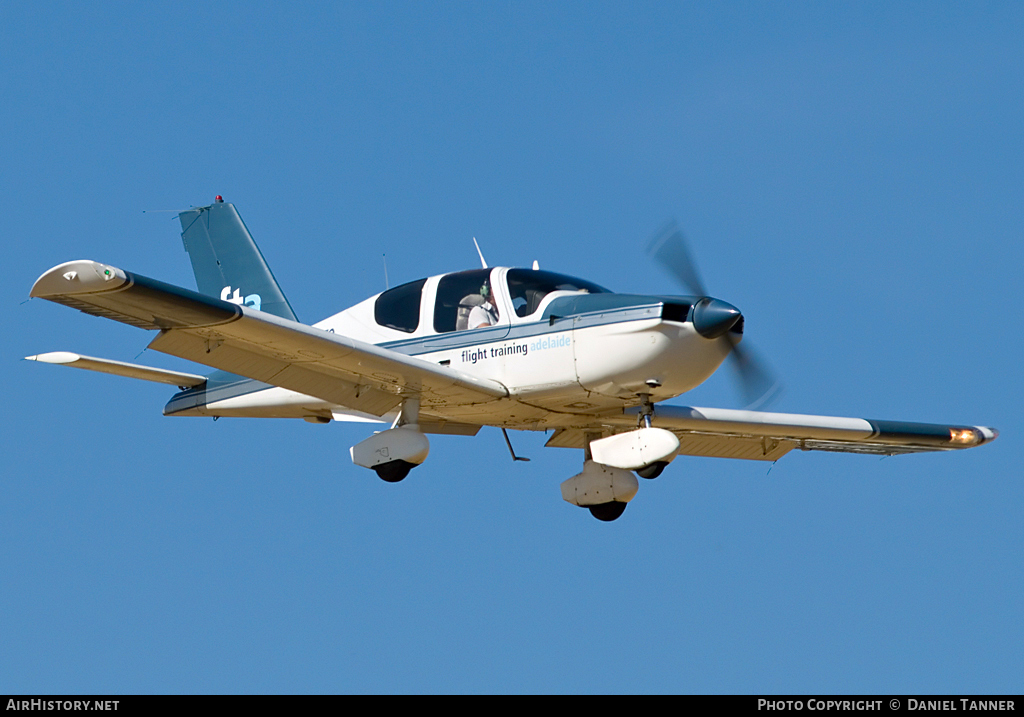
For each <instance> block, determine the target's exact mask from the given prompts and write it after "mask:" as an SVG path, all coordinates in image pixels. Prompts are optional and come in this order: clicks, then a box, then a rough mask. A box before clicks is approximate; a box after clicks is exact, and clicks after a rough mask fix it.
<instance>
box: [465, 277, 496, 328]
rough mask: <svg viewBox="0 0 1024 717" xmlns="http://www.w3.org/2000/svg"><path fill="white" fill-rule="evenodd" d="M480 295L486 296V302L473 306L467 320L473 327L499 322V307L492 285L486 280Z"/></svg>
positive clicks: (492, 324)
mask: <svg viewBox="0 0 1024 717" xmlns="http://www.w3.org/2000/svg"><path fill="white" fill-rule="evenodd" d="M480 296H482V297H484V303H482V304H480V305H479V306H474V307H473V309H472V310H471V311H470V312H469V321H468V322H466V323H467V325H468V326H469V328H471V329H483V328H486V327H488V326H494V325H495V324H496V323H498V307H497V306H495V305H494V295H493V294H492V293H491V285H490V284H489V283H488V282H486V281H485V282H484V285H483V286H481V287H480Z"/></svg>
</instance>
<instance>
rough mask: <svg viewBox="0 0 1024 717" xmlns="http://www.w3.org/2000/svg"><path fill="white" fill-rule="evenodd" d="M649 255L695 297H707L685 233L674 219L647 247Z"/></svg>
mask: <svg viewBox="0 0 1024 717" xmlns="http://www.w3.org/2000/svg"><path fill="white" fill-rule="evenodd" d="M647 253H648V255H650V256H651V257H652V258H653V259H655V260H657V261H658V263H660V264H661V265H662V266H663V267H665V269H666V270H667V271H668V272H669V273H670V274H672V276H674V277H675V278H676V279H678V280H679V281H680V282H681V283H682V285H683V286H684V287H686V289H687V290H688V291H689V292H690V293H691V294H693V295H694V296H707V295H708V292H707V290H706V289H705V288H704V282H703V281H701V278H700V272H699V271H698V270H697V262H695V261H694V260H693V254H692V253H691V252H690V250H689V249H688V248H687V246H686V239H685V238H684V237H683V231H682V230H681V229H680V228H679V225H678V224H677V223H676V221H675V220H674V219H673V220H672V221H671V222H669V223H668V224H666V225H665V227H664V228H663V229H662V230H661V231H660V232H658V233H657V234H656V235H655V237H654V239H652V240H651V243H650V244H649V245H648V246H647Z"/></svg>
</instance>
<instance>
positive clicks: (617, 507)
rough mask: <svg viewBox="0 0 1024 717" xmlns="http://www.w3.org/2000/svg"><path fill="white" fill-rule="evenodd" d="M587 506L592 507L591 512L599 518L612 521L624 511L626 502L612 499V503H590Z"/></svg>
mask: <svg viewBox="0 0 1024 717" xmlns="http://www.w3.org/2000/svg"><path fill="white" fill-rule="evenodd" d="M587 508H589V509H590V514H591V515H592V516H594V517H595V518H597V519H598V520H602V521H604V522H605V523H610V522H611V521H613V520H615V519H616V518H618V517H619V516H620V515H622V511H624V510H625V509H626V504H625V503H619V502H618V501H612V502H611V503H601V504H600V505H588V506H587Z"/></svg>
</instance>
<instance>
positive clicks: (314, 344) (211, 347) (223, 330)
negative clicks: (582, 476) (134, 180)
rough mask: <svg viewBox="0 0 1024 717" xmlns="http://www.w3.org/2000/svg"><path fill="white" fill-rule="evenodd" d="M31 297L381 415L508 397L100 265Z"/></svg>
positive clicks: (45, 285)
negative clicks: (410, 400) (415, 402)
mask: <svg viewBox="0 0 1024 717" xmlns="http://www.w3.org/2000/svg"><path fill="white" fill-rule="evenodd" d="M30 296H32V297H39V298H43V299H46V300H48V301H53V302H56V303H58V304H64V305H65V306H70V307H72V308H75V309H78V310H80V311H83V312H85V313H87V314H92V315H94V316H103V317H106V318H108V319H114V320H115V321H120V322H122V323H126V324H129V325H131V326H136V327H138V328H143V329H150V330H156V331H159V332H160V333H159V334H158V335H157V337H156V338H155V339H153V341H152V342H151V343H150V344H149V347H150V348H152V349H154V350H156V351H160V352H163V353H166V354H170V355H172V356H178V357H181V358H184V359H188V360H190V361H195V362H197V363H200V364H205V365H207V366H212V367H214V368H219V369H222V370H225V371H230V372H231V373H234V374H238V375H240V376H245V377H247V378H252V379H256V380H257V381H262V382H264V383H268V384H271V385H274V386H280V387H282V388H286V389H289V390H292V391H297V392H298V393H303V394H306V395H309V396H315V397H316V398H320V399H323V400H324V401H328V402H330V403H333V404H336V405H340V406H346V407H348V408H351V409H354V410H357V411H361V412H364V413H368V414H372V415H375V416H381V415H383V414H384V413H387V412H388V411H389V410H391V409H393V408H395V407H396V406H398V405H399V404H400V403H401V402H402V400H403V398H404V397H407V396H418V397H419V398H420V402H421V405H422V406H423V408H425V409H429V408H430V407H432V406H437V407H442V406H460V405H471V404H479V403H486V402H489V401H495V400H498V399H501V398H505V397H507V396H508V391H507V390H506V388H505V387H504V386H503V385H502V384H500V383H498V382H497V381H491V380H488V379H483V378H478V377H475V376H471V375H469V374H466V373H462V372H460V371H456V370H454V369H451V368H448V367H446V366H440V365H436V364H433V363H431V362H428V361H424V360H422V359H418V358H415V357H413V356H405V355H403V354H398V353H395V352H392V351H388V350H387V349H382V348H380V347H377V346H374V345H372V344H368V343H364V342H362V341H356V340H355V339H351V338H348V337H346V336H340V335H338V334H334V333H331V332H328V331H323V330H321V329H317V328H313V327H311V326H307V325H305V324H300V323H298V322H296V321H290V320H288V319H284V318H280V317H277V316H274V315H272V314H268V313H265V312H261V311H257V310H255V309H252V308H250V307H245V306H239V305H237V304H233V303H231V302H228V301H221V300H220V299H216V298H213V297H210V296H205V295H203V294H199V293H197V292H194V291H189V290H188V289H183V288H181V287H177V286H173V285H171V284H165V283H163V282H160V281H156V280H154V279H149V278H147V277H144V276H140V275H138V274H132V273H130V272H126V271H122V270H121V269H118V268H116V267H113V266H109V265H106V264H100V263H98V262H94V261H85V260H83V261H71V262H67V263H65V264H61V265H60V266H56V267H54V268H52V269H50V270H49V271H47V272H46V273H45V274H43V275H42V276H41V277H39V279H38V280H36V283H35V284H34V285H33V286H32V291H31V292H30Z"/></svg>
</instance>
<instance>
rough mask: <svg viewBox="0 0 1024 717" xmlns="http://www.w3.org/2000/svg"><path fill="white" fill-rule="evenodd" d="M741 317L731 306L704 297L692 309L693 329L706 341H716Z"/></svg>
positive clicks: (718, 300) (738, 311) (737, 310)
mask: <svg viewBox="0 0 1024 717" xmlns="http://www.w3.org/2000/svg"><path fill="white" fill-rule="evenodd" d="M742 316H743V315H742V314H741V313H740V310H739V309H737V308H736V307H735V306H733V305H732V304H730V303H727V302H725V301H722V300H721V299H712V298H711V297H710V296H705V297H704V298H703V299H701V300H700V301H698V302H697V304H696V306H694V307H693V328H695V329H696V330H697V333H698V334H700V335H701V336H703V337H704V338H706V339H717V338H718V337H719V336H724V335H725V334H726V333H727V332H728V331H729V329H731V328H732V327H733V326H735V325H736V322H738V321H739V320H740V319H741V318H742Z"/></svg>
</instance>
